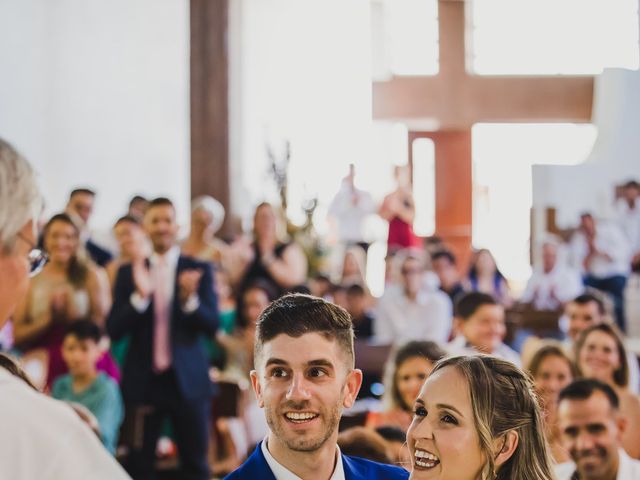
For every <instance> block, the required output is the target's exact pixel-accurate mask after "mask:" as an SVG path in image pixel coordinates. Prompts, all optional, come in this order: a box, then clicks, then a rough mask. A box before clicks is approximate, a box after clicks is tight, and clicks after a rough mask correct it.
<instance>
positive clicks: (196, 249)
mask: <svg viewBox="0 0 640 480" xmlns="http://www.w3.org/2000/svg"><path fill="white" fill-rule="evenodd" d="M224 215H225V211H224V207H223V206H222V204H221V203H220V202H219V201H218V200H216V199H215V198H213V197H210V196H208V195H203V196H201V197H198V198H196V199H194V200H193V201H192V202H191V230H190V231H189V237H188V238H187V239H186V240H185V241H184V242H183V243H182V253H183V255H186V256H189V257H193V258H197V259H198V260H202V261H204V262H211V263H213V264H214V265H216V266H220V265H221V264H222V259H223V257H224V254H225V251H226V249H227V244H226V243H224V242H223V241H222V240H220V239H219V238H217V237H216V236H215V234H216V233H217V232H218V230H220V227H221V226H222V223H223V222H224Z"/></svg>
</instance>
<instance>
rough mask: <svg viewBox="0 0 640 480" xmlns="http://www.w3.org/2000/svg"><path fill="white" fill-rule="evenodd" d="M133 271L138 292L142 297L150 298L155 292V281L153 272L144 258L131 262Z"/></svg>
mask: <svg viewBox="0 0 640 480" xmlns="http://www.w3.org/2000/svg"><path fill="white" fill-rule="evenodd" d="M131 271H132V273H133V283H134V285H135V287H136V292H138V295H140V296H141V297H142V298H149V297H150V296H151V294H152V293H153V282H152V280H151V272H149V269H148V268H147V266H146V265H145V262H144V259H137V260H134V261H133V263H132V264H131Z"/></svg>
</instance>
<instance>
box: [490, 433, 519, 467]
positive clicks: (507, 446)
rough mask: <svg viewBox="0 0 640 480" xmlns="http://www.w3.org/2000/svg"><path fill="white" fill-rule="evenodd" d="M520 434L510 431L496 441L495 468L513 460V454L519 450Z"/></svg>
mask: <svg viewBox="0 0 640 480" xmlns="http://www.w3.org/2000/svg"><path fill="white" fill-rule="evenodd" d="M518 441H519V437H518V433H517V432H515V431H513V430H510V431H508V432H507V433H505V434H504V435H503V436H502V438H499V439H497V440H495V442H494V448H495V450H494V451H495V460H494V463H495V466H496V468H497V467H499V466H500V465H502V464H504V463H505V462H506V461H507V460H509V459H510V458H511V456H512V455H513V452H515V451H516V448H518Z"/></svg>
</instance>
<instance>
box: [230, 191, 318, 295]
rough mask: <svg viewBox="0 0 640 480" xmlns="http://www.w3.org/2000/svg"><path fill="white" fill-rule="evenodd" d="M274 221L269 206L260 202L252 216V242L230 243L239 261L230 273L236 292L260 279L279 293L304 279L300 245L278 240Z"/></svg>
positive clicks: (305, 260) (304, 271)
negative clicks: (234, 282) (235, 285)
mask: <svg viewBox="0 0 640 480" xmlns="http://www.w3.org/2000/svg"><path fill="white" fill-rule="evenodd" d="M277 223H278V219H277V217H276V212H275V211H274V209H273V207H272V206H271V205H270V204H269V203H261V204H260V205H258V207H257V208H256V212H255V215H254V217H253V242H252V243H247V242H246V241H244V240H240V241H239V243H237V244H236V245H234V250H237V252H234V253H236V254H239V255H238V256H239V263H240V264H239V265H237V266H236V267H235V268H234V271H233V272H231V273H232V278H233V279H234V280H235V281H236V284H237V285H238V289H237V291H238V292H239V293H241V292H243V291H244V289H245V288H246V287H247V286H248V285H249V284H251V283H253V282H254V281H255V280H259V279H262V280H265V281H266V282H269V283H271V285H272V286H273V288H274V289H275V290H276V292H277V294H278V295H281V294H282V293H284V292H285V291H287V290H289V289H291V288H293V287H295V286H297V285H301V284H303V283H304V281H305V280H306V276H307V258H306V257H305V255H304V252H303V250H302V248H301V247H300V246H299V245H298V244H296V243H294V242H283V241H281V240H279V238H278V228H277Z"/></svg>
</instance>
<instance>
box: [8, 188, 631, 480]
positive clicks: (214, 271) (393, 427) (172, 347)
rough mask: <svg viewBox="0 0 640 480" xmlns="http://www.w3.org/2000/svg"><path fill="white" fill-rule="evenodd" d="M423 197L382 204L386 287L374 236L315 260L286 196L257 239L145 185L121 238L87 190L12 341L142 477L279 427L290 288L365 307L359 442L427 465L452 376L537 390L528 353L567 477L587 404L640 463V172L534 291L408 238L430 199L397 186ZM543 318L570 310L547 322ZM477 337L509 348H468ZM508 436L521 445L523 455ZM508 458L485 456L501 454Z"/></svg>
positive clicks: (350, 426)
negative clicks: (274, 340) (637, 289)
mask: <svg viewBox="0 0 640 480" xmlns="http://www.w3.org/2000/svg"><path fill="white" fill-rule="evenodd" d="M405 194H406V193H405V192H404V190H402V189H401V188H399V189H398V190H397V191H396V192H394V194H393V195H394V197H393V198H392V197H391V196H390V197H389V198H387V199H385V203H384V206H383V207H384V208H383V209H381V212H380V214H381V215H382V216H383V217H384V218H386V219H388V220H389V221H390V240H389V248H388V254H387V260H386V261H387V274H386V284H385V289H384V293H383V295H382V296H381V297H380V298H375V297H374V296H373V295H372V294H371V293H370V291H369V288H368V287H367V282H366V265H367V248H368V245H367V244H365V243H363V242H360V241H356V240H358V239H353V240H350V241H348V242H347V241H345V242H344V244H343V245H341V248H342V251H343V252H344V255H343V257H342V261H341V266H340V268H339V269H336V271H330V270H327V271H319V272H318V271H316V272H314V273H313V275H309V270H310V268H309V262H308V259H307V256H306V254H305V250H304V249H303V247H302V245H301V244H300V243H298V242H297V241H295V240H292V239H285V238H284V237H282V236H281V235H280V231H281V230H282V228H281V226H280V222H281V217H280V215H279V212H278V211H277V209H276V208H275V207H274V206H272V205H270V204H268V203H262V204H260V205H258V207H257V208H256V210H255V215H254V218H253V231H252V236H251V237H250V238H249V237H244V236H243V237H239V238H234V239H231V240H229V239H226V240H227V241H223V240H222V239H220V238H218V237H217V236H216V233H217V232H218V231H219V230H220V228H221V226H222V222H223V219H224V215H225V212H224V208H223V207H222V205H221V204H220V203H219V202H217V201H216V200H215V199H213V198H211V197H200V198H197V199H195V200H194V201H193V204H192V215H191V228H190V231H189V234H188V236H187V237H186V238H185V239H184V241H182V242H181V243H180V242H179V239H178V227H177V222H176V218H175V209H174V207H173V204H172V203H171V201H170V200H169V199H165V198H157V199H154V200H151V201H146V200H145V199H144V198H142V197H135V198H134V199H132V201H131V205H130V208H129V211H127V212H123V213H124V215H123V216H122V217H121V218H119V219H118V220H117V221H116V222H115V224H114V226H113V230H112V232H111V234H110V235H103V238H98V236H97V235H93V234H92V232H91V230H90V229H89V222H90V216H91V212H92V209H93V204H94V202H95V200H96V195H95V193H94V192H92V191H91V190H89V189H79V190H74V191H73V192H72V193H71V195H70V198H69V202H68V205H67V206H66V208H65V211H64V213H59V214H56V215H54V216H53V217H51V219H49V221H48V222H47V223H46V224H45V225H44V228H43V230H42V235H41V238H40V244H41V246H42V248H43V250H44V251H45V252H46V253H47V255H48V259H49V260H48V262H47V264H46V265H45V266H44V268H43V270H42V271H41V273H40V274H39V275H37V276H36V277H34V278H33V279H32V281H31V285H30V287H29V290H28V293H27V296H26V298H25V299H24V300H23V301H22V302H21V303H20V305H19V306H18V308H17V309H16V311H15V313H14V315H13V317H12V320H13V321H12V323H11V324H10V325H11V327H6V328H5V331H4V332H2V336H1V338H2V339H3V341H2V345H1V346H2V347H3V349H4V350H6V351H8V352H9V353H10V354H11V355H13V356H14V357H15V358H18V359H19V361H20V364H21V365H22V366H23V368H24V369H25V370H26V371H27V373H28V374H29V376H30V379H31V381H33V383H34V384H35V387H37V388H38V389H40V390H42V391H44V392H46V393H48V394H50V395H51V396H53V397H54V398H57V399H60V400H64V401H66V402H70V403H73V404H76V405H78V408H79V409H83V413H82V414H83V415H84V417H85V418H86V421H87V422H88V423H90V424H91V425H92V426H93V428H94V430H95V431H96V433H97V435H98V436H99V437H100V438H101V440H102V442H103V443H104V445H105V447H106V448H107V449H108V450H109V451H110V452H111V453H113V454H114V455H116V456H117V458H118V459H119V460H120V461H121V462H122V463H123V465H124V466H125V468H126V469H127V471H128V472H129V473H130V474H131V475H132V477H133V478H135V479H137V478H152V473H151V472H152V471H153V470H154V469H156V468H179V469H181V471H182V472H183V474H184V476H183V477H180V478H206V475H207V473H205V472H208V470H209V469H210V470H211V471H212V472H213V473H214V475H216V476H218V477H223V476H224V475H226V474H229V473H231V472H232V471H234V470H235V469H236V468H238V467H239V466H240V465H241V464H242V463H243V462H244V461H245V460H246V459H247V457H248V456H249V455H250V454H251V452H252V451H253V450H254V448H255V446H256V445H259V444H260V442H261V441H262V440H263V439H264V438H265V437H267V435H269V430H270V426H271V424H268V423H267V420H266V419H265V416H264V415H263V414H262V412H261V406H262V405H261V403H260V401H259V400H258V399H256V396H255V395H254V393H253V390H252V388H251V385H252V381H254V380H252V377H251V375H250V371H251V370H252V369H253V368H254V355H255V353H256V352H255V348H254V347H255V345H254V342H255V339H256V329H257V326H258V323H259V319H260V318H261V314H262V313H263V312H264V311H265V309H267V307H268V306H269V305H270V304H271V303H272V302H273V301H274V300H276V299H278V298H280V297H282V296H283V295H284V294H286V293H289V292H302V293H311V294H312V295H314V296H316V297H320V298H323V299H325V300H327V301H329V302H332V303H334V304H336V305H339V306H341V307H343V308H344V309H345V310H346V311H347V312H348V313H349V314H350V316H351V318H352V321H353V326H354V332H355V341H356V347H355V352H356V358H355V365H356V367H358V368H361V369H362V370H363V374H364V376H363V387H362V389H361V390H360V393H359V395H358V397H357V399H354V402H353V405H352V406H351V407H350V408H349V409H348V410H347V411H345V412H344V417H343V418H342V420H341V423H340V429H341V433H340V435H339V437H338V445H339V447H340V449H341V450H342V451H343V452H345V453H346V454H353V455H355V456H364V457H367V458H370V459H373V460H376V461H379V462H383V463H391V464H398V465H402V466H405V467H406V468H407V469H409V470H411V462H412V460H411V459H412V458H413V459H415V455H416V449H415V445H416V442H418V441H419V440H420V439H423V438H424V437H425V435H426V433H425V432H426V431H427V429H428V428H430V427H427V426H425V425H426V423H427V420H426V419H425V420H421V418H422V416H423V414H422V413H421V412H422V410H424V409H425V406H428V404H429V403H430V402H432V401H433V398H435V397H437V396H438V395H441V394H442V393H436V394H435V395H434V394H433V392H436V391H439V392H442V391H446V389H447V388H448V387H449V386H451V388H452V389H453V390H455V388H456V387H455V385H458V384H459V382H458V383H456V382H457V381H458V380H460V379H461V378H462V379H463V380H464V382H466V383H467V384H468V385H469V388H470V389H471V392H472V395H478V396H479V397H481V396H482V394H481V389H482V388H483V384H482V382H483V381H485V380H483V379H480V378H476V377H474V375H475V374H479V372H480V373H482V372H485V370H486V369H487V368H489V369H490V368H495V369H497V371H499V372H501V373H500V374H501V375H503V376H504V378H511V379H516V380H513V381H514V382H521V383H522V385H523V386H524V387H523V388H525V387H526V385H527V383H526V382H527V381H528V380H527V379H525V376H524V375H521V373H520V370H519V369H523V371H528V372H529V373H530V375H531V378H532V379H533V388H535V392H536V393H537V396H538V397H539V399H540V403H541V406H542V420H541V421H542V422H543V423H542V426H543V430H544V433H545V435H546V438H547V441H548V443H549V445H550V447H551V449H550V452H551V456H552V457H553V460H554V461H555V462H557V463H558V464H562V465H560V467H562V468H560V470H559V472H561V473H560V475H564V473H562V472H565V470H562V469H563V468H565V466H566V465H564V464H566V463H568V462H571V461H574V462H575V465H573V464H572V465H571V466H566V472H568V473H567V476H566V477H564V478H574V477H571V475H572V474H573V472H574V471H575V470H576V469H577V471H578V472H581V474H583V472H586V471H588V470H589V468H591V467H592V465H590V464H588V462H587V461H586V460H583V458H582V457H581V455H582V453H584V452H582V451H581V450H580V446H579V445H578V446H576V444H578V443H579V442H577V440H576V439H577V438H578V437H579V436H580V435H583V434H584V435H588V434H590V432H591V430H589V428H590V427H589V426H585V425H583V424H581V423H580V422H581V417H580V415H579V412H578V410H579V409H586V408H592V409H593V411H594V412H596V410H597V412H598V413H597V414H598V415H600V416H601V417H602V420H601V421H602V423H603V424H606V425H607V427H606V428H609V429H610V430H611V435H612V436H615V438H617V439H619V442H618V443H616V448H615V449H614V448H613V447H611V448H610V450H609V451H607V454H608V455H610V457H611V459H612V460H611V461H612V462H613V463H614V464H615V468H616V469H617V468H626V469H632V468H636V469H637V466H634V464H632V463H630V462H632V460H631V459H640V397H638V392H639V391H640V373H639V372H640V369H639V368H638V358H637V357H636V355H635V354H634V353H633V352H631V351H629V350H628V349H627V348H626V346H625V338H626V337H625V332H626V331H627V329H628V326H629V322H630V320H631V318H630V316H629V315H628V314H627V313H628V312H625V309H624V305H625V303H624V300H625V299H624V295H625V285H626V282H627V279H628V278H629V276H630V275H634V274H637V272H638V271H639V270H640V215H639V214H638V213H637V212H638V210H640V201H639V200H637V199H638V198H639V197H640V187H639V186H638V184H637V183H635V182H629V183H628V184H627V185H625V197H624V198H623V199H622V200H621V203H620V204H619V205H618V206H617V211H618V212H619V217H618V220H617V222H610V223H607V224H604V223H602V224H601V223H600V222H596V221H595V220H594V218H593V216H592V215H590V214H584V215H582V217H581V221H580V227H579V228H578V229H577V231H576V232H575V233H574V234H573V236H572V237H571V238H570V240H569V241H568V242H566V244H565V243H563V242H562V241H561V240H560V239H559V238H558V237H554V236H551V235H550V236H548V237H547V238H546V239H545V241H544V242H543V244H542V245H540V250H541V252H540V253H541V260H542V261H541V268H540V269H536V270H534V272H533V274H532V276H531V278H530V280H529V282H528V284H527V285H526V287H525V289H524V292H523V293H522V295H521V296H519V297H518V296H516V295H515V293H514V292H513V291H512V290H511V289H510V287H509V284H508V282H507V280H506V278H505V277H504V276H503V275H502V273H501V272H500V270H499V269H498V267H497V264H496V261H495V259H494V257H493V255H492V253H491V252H490V251H489V250H486V249H481V250H478V251H475V252H469V253H472V254H471V256H470V257H471V263H470V265H469V266H468V269H467V273H466V275H465V274H463V273H462V270H463V268H461V266H460V265H458V263H457V258H456V256H455V255H454V253H453V252H452V251H451V250H450V249H448V248H447V246H446V245H443V244H440V245H439V247H438V248H437V249H435V250H434V251H429V250H428V249H425V248H422V246H421V245H420V244H418V242H416V240H415V238H413V237H411V239H410V241H407V242H404V243H403V241H402V240H401V239H402V238H404V237H402V235H398V234H397V232H395V233H392V232H391V230H392V229H401V230H402V228H405V227H404V226H403V225H402V224H403V222H404V223H410V222H411V209H412V207H411V205H412V200H411V199H407V200H406V201H404V200H403V201H404V203H403V201H400V200H398V199H396V198H395V197H402V196H403V195H405ZM636 201H637V202H638V205H636V203H635V202H636ZM369 203H370V202H369ZM369 203H367V209H368V210H371V211H372V209H374V207H372V206H371V205H369ZM340 208H341V209H339V208H338V206H336V205H334V206H333V209H334V210H336V211H340V212H343V211H345V208H346V207H345V208H342V207H340ZM394 209H397V210H398V211H397V212H395V213H394ZM634 222H635V223H634ZM402 231H404V230H402ZM405 233H406V232H405ZM411 235H412V234H411ZM399 239H400V240H399ZM634 272H635V273H634ZM541 316H544V318H545V319H551V322H550V323H549V321H548V320H546V321H545V324H544V327H543V326H542V324H541V323H536V321H537V319H538V318H542V317H541ZM172 319H173V320H172ZM523 319H524V320H523ZM359 352H363V353H362V357H358V354H359ZM478 353H482V354H487V355H491V356H493V357H497V358H498V359H500V361H497V360H496V362H498V363H496V364H492V366H487V365H485V364H482V363H478V364H475V363H473V362H472V361H467V362H466V363H465V361H461V360H455V359H449V357H456V356H460V355H465V356H466V355H471V356H473V355H476V354H478ZM492 361H493V360H492ZM434 367H435V372H436V374H434V375H435V376H432V377H429V376H430V374H431V372H432V371H433V370H434ZM448 367H455V369H453V368H448ZM454 370H455V372H456V373H453V372H454ZM427 377H429V378H430V380H429V382H427V383H426V384H425V381H426V380H427ZM504 378H503V379H501V380H500V381H505V380H504ZM452 382H453V383H452ZM438 386H440V388H439V389H438ZM427 392H431V393H430V395H431V396H429V395H426V393H427ZM425 395H426V396H425ZM416 399H418V400H417V401H418V404H417V405H418V407H416ZM479 403H480V404H482V405H479V406H475V405H474V406H473V409H474V412H473V414H474V415H475V416H477V415H479V414H482V415H486V412H484V413H483V412H481V411H480V410H478V411H476V408H477V409H482V408H489V406H488V405H486V404H484V403H482V402H481V401H480V402H479ZM591 403H593V406H592V405H591ZM467 407H468V408H469V409H471V408H472V406H467ZM598 409H599V410H598ZM479 412H480V413H479ZM79 414H80V413H79ZM594 415H596V414H595V413H594ZM425 417H426V415H425ZM598 418H600V417H598ZM611 419H613V420H611ZM485 420H486V419H485ZM429 421H431V420H429ZM594 421H595V420H594ZM421 422H423V423H421ZM434 428H435V427H434ZM582 429H586V431H587V433H582ZM140 432H142V433H140ZM591 433H592V432H591ZM504 435H505V436H504V439H505V445H504V446H503V449H507V450H509V449H511V450H510V451H511V452H513V451H515V450H516V447H517V445H516V444H514V440H513V438H512V437H510V436H509V435H508V434H504ZM612 438H613V437H612ZM516 443H517V442H516ZM167 445H169V446H168V447H167ZM485 446H486V445H485ZM505 451H506V450H505ZM478 454H480V452H478ZM499 458H500V455H498V456H497V457H496V459H497V460H496V465H494V464H493V463H491V464H490V465H487V466H486V468H498V466H499V464H500V461H499V460H498V459H499ZM462 463H464V461H462ZM619 464H620V466H618V465H619ZM166 465H169V466H168V467H166ZM463 467H464V465H462V464H461V465H460V468H463ZM596 467H597V468H600V466H596ZM596 467H593V468H596ZM602 468H605V467H602ZM611 468H613V467H611ZM514 471H515V470H514ZM461 475H463V473H461ZM603 475H604V474H603ZM416 478H419V477H416ZM460 478H463V477H460ZM494 478H503V477H494ZM504 478H509V477H504ZM513 478H515V477H513ZM518 478H520V477H518ZM522 478H525V477H522ZM531 478H538V477H531ZM539 478H542V477H539ZM580 478H583V477H580ZM584 478H609V477H605V476H602V477H586V476H585V477H584ZM611 478H613V477H611ZM629 478H631V477H629ZM633 478H636V477H633ZM639 478H640V477H639Z"/></svg>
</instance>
